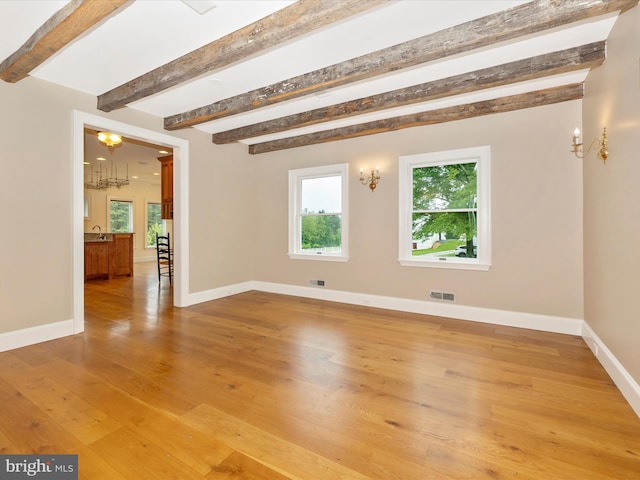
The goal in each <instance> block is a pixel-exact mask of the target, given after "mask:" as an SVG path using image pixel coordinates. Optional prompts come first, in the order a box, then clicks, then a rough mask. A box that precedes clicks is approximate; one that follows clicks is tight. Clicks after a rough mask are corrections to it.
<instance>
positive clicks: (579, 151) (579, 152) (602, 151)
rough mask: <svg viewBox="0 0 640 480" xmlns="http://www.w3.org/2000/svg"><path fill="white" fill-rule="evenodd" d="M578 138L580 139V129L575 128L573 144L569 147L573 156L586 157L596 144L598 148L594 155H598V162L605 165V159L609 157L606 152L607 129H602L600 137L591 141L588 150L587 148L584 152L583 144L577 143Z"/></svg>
mask: <svg viewBox="0 0 640 480" xmlns="http://www.w3.org/2000/svg"><path fill="white" fill-rule="evenodd" d="M579 137H580V129H579V128H576V129H575V130H574V131H573V144H572V145H571V146H572V147H573V149H572V150H571V151H572V152H573V153H574V154H575V156H576V157H578V158H584V157H585V156H586V155H588V154H589V152H590V151H591V148H592V147H593V145H594V144H595V143H596V142H598V146H599V147H600V148H598V151H597V152H596V154H597V155H598V158H600V160H602V161H603V162H604V163H605V164H606V163H607V158H608V157H609V151H608V150H607V127H604V129H603V130H602V136H601V137H600V138H594V139H593V140H591V143H590V144H589V148H587V151H586V152H585V151H583V148H582V146H583V145H584V144H583V143H578V138H579Z"/></svg>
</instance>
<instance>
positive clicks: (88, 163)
mask: <svg viewBox="0 0 640 480" xmlns="http://www.w3.org/2000/svg"><path fill="white" fill-rule="evenodd" d="M82 163H84V164H85V165H91V163H90V162H82Z"/></svg>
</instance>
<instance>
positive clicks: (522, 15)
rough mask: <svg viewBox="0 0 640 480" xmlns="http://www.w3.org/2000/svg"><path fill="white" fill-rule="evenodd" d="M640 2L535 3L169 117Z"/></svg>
mask: <svg viewBox="0 0 640 480" xmlns="http://www.w3.org/2000/svg"><path fill="white" fill-rule="evenodd" d="M637 3H638V0H535V1H533V2H529V3H525V4H523V5H519V6H516V7H513V8H510V9H507V10H503V11H500V12H496V13H493V14H491V15H487V16H485V17H482V18H479V19H476V20H472V21H469V22H467V23H463V24H460V25H457V26H454V27H450V28H446V29H444V30H440V31H438V32H435V33H432V34H429V35H425V36H423V37H420V38H417V39H414V40H411V41H408V42H404V43H401V44H398V45H394V46H392V47H388V48H384V49H382V50H378V51H376V52H372V53H369V54H367V55H363V56H360V57H357V58H353V59H351V60H347V61H345V62H341V63H337V64H334V65H331V66H328V67H325V68H322V69H319V70H315V71H313V72H309V73H306V74H303V75H299V76H297V77H294V78H290V79H287V80H284V81H282V82H278V83H274V84H272V85H269V86H266V87H263V88H259V89H256V90H253V91H250V92H247V93H244V94H242V95H237V96H234V97H230V98H227V99H224V100H220V101H218V102H215V103H212V104H210V105H206V106H203V107H199V108H196V109H193V110H190V111H187V112H183V113H179V114H176V115H172V116H169V117H166V118H165V119H164V127H165V129H167V130H177V129H180V128H186V127H190V126H193V125H198V124H201V123H205V122H209V121H212V120H217V119H220V118H224V117H228V116H231V115H236V114H239V113H243V112H247V111H250V110H255V109H258V108H261V107H266V106H270V105H274V104H277V103H280V102H284V101H287V100H291V99H294V98H298V97H302V96H304V95H309V94H317V93H319V92H321V91H323V90H328V89H330V88H335V87H339V86H343V85H347V84H350V83H353V82H357V81H362V80H365V79H369V78H372V77H375V76H378V75H383V74H387V73H391V72H394V71H396V70H399V69H403V68H408V67H413V66H416V65H420V64H424V63H427V62H432V61H435V60H439V59H442V58H445V57H449V56H452V55H457V54H461V53H465V52H469V51H472V50H475V49H478V48H483V47H487V46H490V45H494V44H497V43H500V42H505V41H508V40H512V39H515V38H518V37H522V36H525V35H531V34H535V33H538V32H541V31H544V30H548V29H552V28H556V27H559V26H562V25H566V24H569V23H573V22H578V21H582V20H586V19H589V18H593V17H597V16H600V15H604V14H607V13H611V12H615V11H619V10H623V9H628V8H631V7H632V6H634V5H636V4H637Z"/></svg>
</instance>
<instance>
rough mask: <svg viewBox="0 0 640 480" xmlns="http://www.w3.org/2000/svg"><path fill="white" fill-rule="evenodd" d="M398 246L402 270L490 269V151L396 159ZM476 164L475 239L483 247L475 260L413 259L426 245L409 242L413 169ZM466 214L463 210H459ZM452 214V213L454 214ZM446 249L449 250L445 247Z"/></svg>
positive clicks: (473, 149) (476, 149) (487, 148)
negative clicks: (476, 221) (453, 164)
mask: <svg viewBox="0 0 640 480" xmlns="http://www.w3.org/2000/svg"><path fill="white" fill-rule="evenodd" d="M399 160H400V161H399V166H400V169H399V182H400V183H399V194H400V198H399V204H398V205H399V215H398V220H399V231H398V232H399V243H398V247H399V249H398V261H399V262H400V264H401V265H403V266H415V267H433V268H455V269H464V270H489V268H490V267H491V250H492V248H491V244H492V242H491V147H490V146H488V145H485V146H480V147H471V148H463V149H457V150H447V151H440V152H430V153H420V154H414V155H405V156H402V157H400V159H399ZM470 162H477V197H476V198H477V218H478V228H477V234H478V235H477V238H478V241H479V242H481V244H482V249H481V250H478V252H477V258H476V259H472V258H459V257H453V258H433V257H428V256H418V257H414V256H413V253H414V251H415V249H422V248H424V247H423V246H422V245H424V244H427V243H428V242H415V241H414V240H413V239H412V228H411V227H412V213H413V188H412V187H413V168H417V167H424V166H434V165H446V164H452V163H470ZM459 210H466V209H459ZM454 211H455V210H454ZM447 248H449V246H448V245H447Z"/></svg>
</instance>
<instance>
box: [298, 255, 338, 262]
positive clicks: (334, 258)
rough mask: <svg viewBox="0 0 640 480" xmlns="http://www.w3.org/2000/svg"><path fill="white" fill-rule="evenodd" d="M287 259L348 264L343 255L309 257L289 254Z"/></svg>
mask: <svg viewBox="0 0 640 480" xmlns="http://www.w3.org/2000/svg"><path fill="white" fill-rule="evenodd" d="M288 255H289V258H290V259H292V260H321V261H325V262H348V261H349V257H348V256H344V255H328V254H326V253H324V254H315V255H311V254H308V253H289V254H288Z"/></svg>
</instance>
